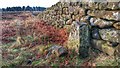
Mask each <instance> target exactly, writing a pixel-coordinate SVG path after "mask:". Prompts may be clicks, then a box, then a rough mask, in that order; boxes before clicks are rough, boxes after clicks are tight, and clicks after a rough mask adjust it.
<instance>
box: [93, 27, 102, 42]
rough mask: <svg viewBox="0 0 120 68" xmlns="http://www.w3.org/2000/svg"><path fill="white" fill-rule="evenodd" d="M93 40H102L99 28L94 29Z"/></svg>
mask: <svg viewBox="0 0 120 68" xmlns="http://www.w3.org/2000/svg"><path fill="white" fill-rule="evenodd" d="M92 38H94V39H99V40H100V39H101V37H100V34H99V29H98V28H92Z"/></svg>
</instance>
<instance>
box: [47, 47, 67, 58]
mask: <svg viewBox="0 0 120 68" xmlns="http://www.w3.org/2000/svg"><path fill="white" fill-rule="evenodd" d="M67 53H68V52H67V50H66V49H65V48H64V47H62V46H58V45H54V46H51V47H50V48H48V54H47V56H46V58H48V57H50V56H52V55H56V56H57V57H60V56H65V55H66V54H67Z"/></svg>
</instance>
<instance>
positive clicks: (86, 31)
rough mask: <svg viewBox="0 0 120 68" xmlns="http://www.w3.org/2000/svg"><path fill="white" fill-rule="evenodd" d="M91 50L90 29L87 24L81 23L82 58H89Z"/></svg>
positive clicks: (80, 52)
mask: <svg viewBox="0 0 120 68" xmlns="http://www.w3.org/2000/svg"><path fill="white" fill-rule="evenodd" d="M89 48H90V27H89V25H88V24H87V23H81V27H80V47H79V55H80V58H87V57H88V56H89Z"/></svg>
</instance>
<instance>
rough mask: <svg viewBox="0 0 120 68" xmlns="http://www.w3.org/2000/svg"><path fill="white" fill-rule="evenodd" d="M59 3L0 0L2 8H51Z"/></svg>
mask: <svg viewBox="0 0 120 68" xmlns="http://www.w3.org/2000/svg"><path fill="white" fill-rule="evenodd" d="M57 2H59V0H0V8H5V7H13V6H28V5H29V6H31V7H32V6H40V7H50V6H52V5H54V4H56V3H57Z"/></svg>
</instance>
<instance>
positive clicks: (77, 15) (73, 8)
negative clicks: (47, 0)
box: [38, 0, 120, 57]
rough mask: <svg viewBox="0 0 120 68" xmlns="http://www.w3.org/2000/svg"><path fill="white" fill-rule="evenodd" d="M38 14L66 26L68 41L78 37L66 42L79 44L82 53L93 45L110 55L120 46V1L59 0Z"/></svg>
mask: <svg viewBox="0 0 120 68" xmlns="http://www.w3.org/2000/svg"><path fill="white" fill-rule="evenodd" d="M63 1H64V0H63ZM38 17H39V18H40V19H43V20H45V21H46V22H48V24H50V25H53V26H55V27H57V28H66V29H68V32H69V39H68V40H69V41H70V40H74V41H75V40H78V41H77V42H75V44H73V45H72V43H70V42H69V41H68V42H69V45H68V46H70V45H72V46H70V48H75V49H78V47H79V48H80V51H79V53H81V54H82V52H83V51H85V50H86V49H87V51H86V54H87V53H88V49H89V47H94V48H97V49H99V50H101V51H103V52H104V53H106V54H108V55H110V56H112V55H114V52H115V49H117V48H118V47H120V46H119V45H120V2H107V0H106V1H105V2H58V3H57V4H55V5H53V6H52V7H50V8H48V9H47V10H46V11H44V12H42V13H40V14H39V15H38ZM72 42H73V41H72ZM81 48H82V49H81ZM81 51H82V52H81ZM84 57H87V55H85V56H84Z"/></svg>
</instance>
